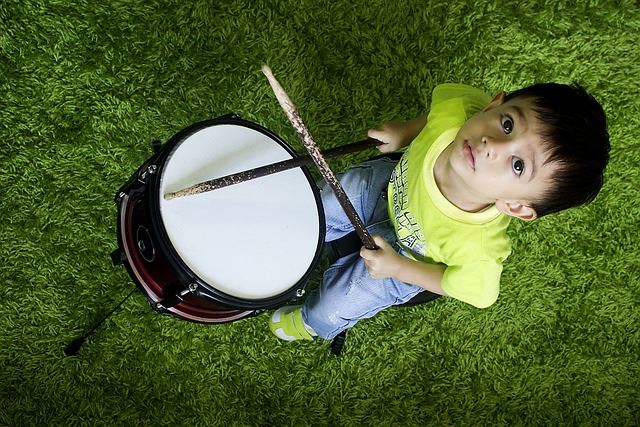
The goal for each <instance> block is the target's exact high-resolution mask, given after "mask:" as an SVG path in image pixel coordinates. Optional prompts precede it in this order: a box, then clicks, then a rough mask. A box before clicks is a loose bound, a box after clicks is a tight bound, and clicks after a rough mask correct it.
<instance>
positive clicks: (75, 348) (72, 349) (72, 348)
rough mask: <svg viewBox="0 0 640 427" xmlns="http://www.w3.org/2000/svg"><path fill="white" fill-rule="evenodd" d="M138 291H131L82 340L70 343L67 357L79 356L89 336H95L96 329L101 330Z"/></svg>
mask: <svg viewBox="0 0 640 427" xmlns="http://www.w3.org/2000/svg"><path fill="white" fill-rule="evenodd" d="M137 290H138V288H137V287H134V288H133V289H132V290H131V292H129V294H128V295H127V296H126V297H124V298H123V299H122V301H120V302H119V303H118V305H116V306H115V307H114V308H113V310H111V311H110V312H109V313H108V314H107V315H106V316H104V317H103V318H102V319H100V321H99V322H98V323H96V324H95V325H94V326H93V327H92V328H91V329H90V330H89V332H87V333H85V334H84V335H82V336H81V337H80V338H76V339H75V340H73V341H71V343H69V344H68V345H67V346H66V347H65V348H64V354H65V355H67V356H75V355H76V354H78V352H79V351H80V347H82V344H84V341H85V340H86V339H87V338H89V336H90V335H91V334H93V333H94V332H95V331H96V329H98V328H99V327H100V326H101V325H102V324H103V323H104V322H105V321H106V320H107V319H108V318H109V317H111V315H112V314H113V313H115V312H116V310H117V309H119V308H120V306H121V305H122V304H124V302H125V301H126V300H128V299H129V297H131V295H133V293H134V292H135V291H137Z"/></svg>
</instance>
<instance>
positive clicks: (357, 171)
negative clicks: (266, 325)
mask: <svg viewBox="0 0 640 427" xmlns="http://www.w3.org/2000/svg"><path fill="white" fill-rule="evenodd" d="M369 136H371V137H373V138H377V139H379V140H381V141H383V142H384V143H385V144H384V145H382V146H381V147H380V151H382V152H391V151H395V150H398V149H400V148H402V147H405V146H407V145H408V144H409V143H411V145H410V147H409V148H408V149H407V150H406V152H405V153H404V155H403V156H402V158H401V160H400V161H399V162H397V164H396V162H393V161H391V160H389V159H384V158H383V159H378V160H373V161H369V162H365V163H363V164H361V165H357V166H355V167H352V168H350V169H349V170H348V171H347V172H346V173H344V174H343V175H342V176H341V178H340V181H341V183H342V185H343V187H344V189H345V191H346V192H347V194H348V196H349V198H350V200H351V201H352V203H353V205H354V207H355V208H356V210H357V211H358V214H359V215H360V217H361V218H362V220H363V222H364V223H365V224H366V225H367V228H368V229H369V231H370V232H371V233H372V234H374V240H375V242H376V244H377V245H378V246H379V249H377V250H367V249H365V248H363V249H362V250H361V251H360V254H357V253H356V254H353V255H350V256H346V257H343V258H341V259H339V260H337V261H336V262H335V263H334V264H333V265H332V266H331V267H330V268H329V269H328V270H327V271H326V272H325V275H324V277H323V281H322V284H321V285H320V287H319V288H318V289H317V290H315V291H314V292H312V293H311V294H310V295H309V296H308V298H307V299H306V300H305V302H304V304H303V305H302V306H295V307H282V308H280V309H278V310H276V312H275V313H274V314H273V316H272V318H271V321H270V328H271V330H272V332H273V333H274V334H275V335H276V336H278V337H279V338H281V339H284V340H288V341H292V340H298V339H306V340H310V339H313V338H314V337H316V336H319V337H322V338H325V339H331V338H333V337H335V336H336V335H337V334H338V333H340V332H341V331H343V330H345V329H347V328H350V327H352V326H353V325H355V323H357V322H358V321H359V320H360V319H363V318H368V317H371V316H373V315H375V314H376V313H378V312H379V311H380V310H382V309H384V308H386V307H389V306H392V305H397V304H402V303H405V302H407V301H409V300H410V299H411V298H413V297H414V296H415V295H416V294H418V293H419V292H421V291H423V290H428V291H430V292H432V293H435V294H439V295H446V296H450V297H453V298H456V299H458V300H461V301H464V302H466V303H469V304H471V305H473V306H475V307H479V308H484V307H488V306H490V305H492V304H493V303H494V302H495V301H496V299H497V298H498V293H499V284H500V275H501V272H502V265H503V262H504V261H505V259H506V258H507V256H508V255H509V253H510V251H511V247H510V243H509V239H508V237H507V233H506V231H507V226H508V225H509V221H510V218H511V217H515V218H519V219H521V220H524V221H532V220H534V219H536V218H539V217H541V216H543V215H547V214H549V213H553V212H557V211H560V210H563V209H567V208H570V207H574V206H580V205H582V204H585V203H588V202H590V201H591V200H593V198H594V197H595V196H596V194H597V193H598V192H599V190H600V188H601V187H602V183H603V173H604V169H605V166H606V163H607V161H608V157H609V154H608V153H609V136H608V133H607V128H606V119H605V115H604V111H603V110H602V107H601V106H600V105H599V104H598V102H597V101H596V100H595V99H594V98H593V97H591V96H590V95H588V94H587V93H586V92H585V91H584V90H583V89H582V88H581V87H579V86H567V85H562V84H555V83H548V84H537V85H533V86H530V87H527V88H524V89H520V90H517V91H515V92H513V93H511V94H508V95H507V94H505V93H504V92H500V93H498V94H497V95H496V96H494V97H493V99H491V98H490V97H488V96H487V95H486V94H485V93H483V92H482V91H480V90H477V89H474V88H471V87H469V86H465V85H459V84H444V85H440V86H438V87H436V88H435V90H434V92H433V95H432V102H431V110H430V112H429V115H428V117H427V116H421V117H417V118H415V119H413V120H410V121H408V122H405V123H399V122H390V123H387V124H385V125H384V126H382V128H381V129H377V130H370V131H369ZM321 195H322V201H323V206H324V209H325V216H326V221H327V234H326V240H327V241H332V240H334V239H338V238H340V237H341V236H343V235H345V234H346V233H349V232H350V231H352V230H353V226H352V225H351V223H350V221H349V219H348V218H347V217H346V215H345V214H344V212H343V210H342V208H341V207H340V205H339V204H338V202H337V200H336V198H335V196H334V195H333V193H332V192H331V190H330V189H329V188H328V187H327V186H324V187H322V188H321Z"/></svg>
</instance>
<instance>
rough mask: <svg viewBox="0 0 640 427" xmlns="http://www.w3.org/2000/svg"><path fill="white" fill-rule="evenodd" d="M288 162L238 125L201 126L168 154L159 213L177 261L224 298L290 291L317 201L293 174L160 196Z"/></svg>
mask: <svg viewBox="0 0 640 427" xmlns="http://www.w3.org/2000/svg"><path fill="white" fill-rule="evenodd" d="M290 158H292V156H291V154H289V153H288V152H287V150H286V149H285V148H283V147H282V146H281V145H280V144H278V143H277V142H276V141H274V140H273V139H272V138H270V137H269V136H267V135H264V134H263V133H261V132H259V131H257V130H254V129H251V128H249V127H245V126H239V125H233V124H222V125H214V126H210V127H206V128H204V129H201V130H199V131H196V132H195V133H194V134H192V135H191V136H189V137H188V138H186V139H185V140H184V141H182V142H181V143H178V144H177V145H176V147H174V149H173V152H172V153H171V154H170V155H169V157H168V159H167V161H166V163H165V165H164V168H163V170H162V176H161V181H160V194H159V195H158V197H160V213H161V217H162V221H163V223H164V227H165V229H166V232H167V235H168V237H169V239H170V241H171V244H172V246H173V248H174V249H175V251H176V252H177V254H178V255H179V257H180V259H181V260H182V261H183V262H184V263H185V264H186V265H187V267H188V268H189V269H190V270H191V271H192V272H193V273H195V274H196V275H197V276H198V277H199V278H200V279H201V280H202V281H203V282H205V283H206V284H208V285H209V286H210V287H212V288H215V289H216V290H218V291H221V292H224V293H226V294H228V295H231V296H234V297H238V298H241V299H248V300H259V299H265V298H269V297H273V296H276V295H278V294H281V293H283V292H285V291H287V290H289V289H291V288H292V287H294V286H295V285H296V284H297V283H298V282H299V281H300V279H301V278H302V277H303V276H304V275H305V273H306V272H307V271H308V270H309V268H310V266H311V265H312V264H313V261H314V259H315V256H316V252H317V249H318V242H319V239H320V219H319V216H318V202H317V201H316V198H315V196H314V193H313V191H312V189H311V186H310V183H309V181H308V180H307V178H306V176H305V175H304V173H303V172H302V171H301V170H300V169H292V170H289V171H284V172H280V173H277V174H273V175H268V176H266V177H262V178H257V179H254V180H251V181H246V182H243V183H240V184H236V185H233V186H230V187H225V188H221V189H218V190H214V191H211V192H207V193H202V194H197V195H193V196H185V197H179V198H175V199H172V200H165V199H164V197H163V196H164V194H165V193H167V192H174V191H177V190H180V189H183V188H186V187H188V186H191V185H193V184H197V183H199V182H203V181H207V180H210V179H213V178H218V177H221V176H224V175H228V174H231V173H235V172H240V171H244V170H247V169H251V168H255V167H258V166H263V165H266V164H269V163H274V162H278V161H281V160H287V159H290Z"/></svg>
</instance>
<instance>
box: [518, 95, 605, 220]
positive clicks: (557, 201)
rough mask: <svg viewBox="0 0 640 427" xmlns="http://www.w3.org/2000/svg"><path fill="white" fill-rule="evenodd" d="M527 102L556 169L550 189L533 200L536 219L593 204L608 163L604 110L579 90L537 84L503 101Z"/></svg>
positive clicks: (550, 161) (548, 160) (549, 161)
mask: <svg viewBox="0 0 640 427" xmlns="http://www.w3.org/2000/svg"><path fill="white" fill-rule="evenodd" d="M514 98H529V99H531V100H532V101H533V110H534V112H535V113H536V115H537V118H538V120H539V121H540V123H541V124H542V128H543V130H542V139H543V143H544V144H545V145H546V148H547V150H548V155H549V158H548V159H547V163H552V162H553V163H556V164H557V165H558V166H559V167H558V168H557V170H556V172H555V173H554V175H553V176H552V178H551V179H552V180H553V182H554V186H553V187H552V188H551V189H550V191H549V192H548V193H547V194H545V195H544V196H542V198H541V199H539V200H537V201H534V203H533V206H532V207H533V208H534V209H535V210H536V213H537V215H538V217H541V216H543V215H547V214H550V213H554V212H559V211H561V210H564V209H568V208H572V207H575V206H580V205H584V204H586V203H589V202H591V201H592V200H593V199H594V198H595V197H596V195H597V194H598V192H599V191H600V189H601V188H602V184H603V182H604V176H603V175H604V169H605V167H606V165H607V162H608V161H609V149H610V145H609V133H608V132H607V120H606V116H605V113H604V110H603V109H602V107H601V106H600V104H599V103H598V101H596V100H595V98H594V97H592V96H591V95H589V94H588V93H587V92H586V91H585V90H584V89H583V88H582V87H581V86H579V85H577V84H574V85H571V86H569V85H565V84H558V83H540V84H535V85H533V86H529V87H526V88H523V89H519V90H516V91H515V92H512V93H510V94H508V95H507V96H506V97H505V102H506V101H508V100H510V99H514Z"/></svg>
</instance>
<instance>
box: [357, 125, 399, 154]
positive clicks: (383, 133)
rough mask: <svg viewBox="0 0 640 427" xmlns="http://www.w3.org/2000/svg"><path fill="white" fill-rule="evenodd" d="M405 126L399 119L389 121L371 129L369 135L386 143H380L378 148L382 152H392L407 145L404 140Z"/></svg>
mask: <svg viewBox="0 0 640 427" xmlns="http://www.w3.org/2000/svg"><path fill="white" fill-rule="evenodd" d="M403 127H404V123H402V122H399V121H392V122H387V123H385V124H383V125H382V126H381V127H379V128H378V129H369V131H368V132H367V135H368V136H369V137H370V138H375V139H377V140H380V141H382V142H384V144H381V145H378V150H380V152H381V153H391V152H394V151H398V150H399V149H401V148H402V147H404V146H405V145H407V144H406V142H405V140H404V139H405V138H404V129H403Z"/></svg>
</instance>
